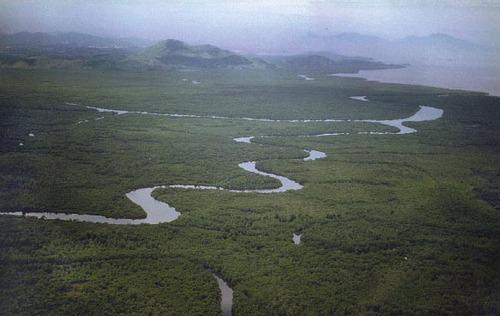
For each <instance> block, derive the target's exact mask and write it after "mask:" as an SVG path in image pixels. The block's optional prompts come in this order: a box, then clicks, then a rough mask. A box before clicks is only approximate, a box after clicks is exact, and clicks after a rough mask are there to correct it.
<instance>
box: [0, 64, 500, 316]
mask: <svg viewBox="0 0 500 316" xmlns="http://www.w3.org/2000/svg"><path fill="white" fill-rule="evenodd" d="M316 78H317V80H316V81H304V80H302V79H300V78H297V77H296V74H295V73H287V72H282V71H277V70H250V69H248V70H217V71H211V72H208V71H196V72H168V73H165V72H147V73H145V72H111V71H88V72H81V71H80V72H69V71H41V70H2V73H1V76H0V112H1V113H0V124H1V128H0V130H1V134H0V137H1V138H0V143H1V146H0V150H1V156H0V170H1V172H0V188H1V189H0V209H1V210H51V211H69V212H75V213H93V214H102V215H107V216H114V217H134V218H140V217H143V216H144V213H143V211H142V210H140V209H139V208H138V207H137V206H135V205H134V204H132V203H131V202H130V201H128V200H127V199H126V198H125V196H124V194H125V193H126V192H128V191H130V190H132V189H134V188H140V187H149V186H153V185H158V184H177V183H186V184H187V183H191V184H206V185H217V186H223V187H227V188H264V187H272V186H275V185H276V182H274V180H273V179H270V178H266V177H260V176H257V175H254V174H250V173H248V172H244V171H243V170H241V169H239V168H238V167H237V164H238V163H239V162H242V161H246V160H258V161H260V162H259V166H260V168H262V169H264V170H268V171H271V172H273V173H277V174H283V175H286V176H287V177H289V178H291V179H294V180H296V181H299V182H300V183H302V184H303V185H304V189H303V190H300V191H296V192H287V193H283V194H270V195H262V194H235V193H229V192H218V191H214V192H211V191H193V190H182V189H162V190H156V191H155V192H154V196H155V197H156V198H157V199H160V200H164V201H166V202H168V203H169V204H171V205H173V206H175V207H176V208H177V209H178V210H179V211H180V212H181V213H182V215H181V216H180V217H179V219H177V220H176V221H174V222H172V223H168V224H160V225H141V226H133V227H132V226H115V225H106V224H89V223H73V222H62V221H44V220H37V219H29V218H17V217H10V216H0V314H6V315H11V314H23V315H24V314H26V315H28V314H44V315H45V314H54V315H56V314H57V315H60V314H109V315H111V314H175V315H184V314H193V315H217V314H218V313H220V309H219V305H218V300H219V299H220V298H219V292H218V288H217V284H216V281H215V279H214V278H213V277H212V276H211V274H210V272H209V269H211V270H214V271H216V272H218V273H220V274H221V275H222V276H223V277H224V278H225V279H226V280H228V282H229V283H230V284H231V286H232V287H233V289H234V291H235V292H234V312H235V314H237V315H271V314H278V315H302V314H311V315H324V314H496V313H498V312H499V310H500V309H499V303H500V275H499V270H498V266H499V265H500V252H499V250H500V249H499V248H500V246H499V242H500V227H499V219H500V214H499V213H498V210H499V204H498V201H499V194H500V189H499V187H498V174H499V172H500V170H499V166H500V155H499V148H500V147H499V140H500V125H499V124H500V99H499V98H494V97H488V96H485V95H482V94H478V93H466V92H460V91H448V90H443V89H435V88H426V87H417V86H403V85H390V84H380V83H374V82H367V81H363V80H358V79H346V78H334V77H326V76H322V75H320V74H317V76H316ZM182 79H188V80H187V81H183V80H182ZM192 80H196V81H199V82H200V84H198V85H194V84H192V83H191V81H192ZM443 94H445V95H447V96H445V97H443V96H440V95H443ZM353 95H367V96H368V98H369V99H370V100H371V101H370V102H360V101H356V100H351V99H349V96H353ZM67 102H69V103H76V104H78V105H72V104H67ZM421 104H425V105H430V106H435V107H439V108H442V109H444V116H443V117H442V118H441V119H439V120H437V121H432V122H422V123H411V124H409V125H411V126H412V127H415V128H417V129H418V133H416V134H410V135H349V136H337V137H323V138H304V137H296V136H297V135H304V134H314V133H325V132H356V131H393V129H391V128H390V127H386V126H381V125H376V124H370V123H354V122H342V123H340V122H339V123H316V124H302V123H285V122H283V123H272V124H271V123H266V122H248V121H240V120H210V119H192V118H167V117H154V116H145V115H137V114H131V115H113V114H110V113H97V112H96V111H93V110H90V109H87V108H85V105H89V106H102V107H107V108H115V109H128V110H142V111H152V112H163V113H186V114H203V115H223V116H231V117H238V116H247V117H260V118H287V119H296V118H342V119H369V118H372V119H389V118H403V117H408V116H410V115H412V114H413V113H414V112H416V110H417V109H418V105H421ZM101 117H104V118H103V119H99V120H96V119H97V118H101ZM85 120H87V121H85ZM78 122H80V123H78ZM29 133H33V134H34V135H35V136H34V137H30V136H28V134H29ZM248 135H256V136H259V135H274V136H276V137H269V138H257V139H256V140H255V143H252V144H241V143H235V142H233V141H232V138H233V137H238V136H248ZM20 142H22V143H23V144H24V146H19V143H20ZM303 148H310V149H316V150H321V151H324V152H326V153H327V154H328V157H327V158H326V159H323V160H318V161H314V162H304V161H302V160H301V158H303V157H305V156H306V153H304V152H303V150H302V149H303ZM293 232H301V233H302V234H303V236H302V242H303V243H302V244H301V245H299V246H296V245H294V244H293V243H292V239H291V237H292V233H293Z"/></svg>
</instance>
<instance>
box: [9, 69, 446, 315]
mask: <svg viewBox="0 0 500 316" xmlns="http://www.w3.org/2000/svg"><path fill="white" fill-rule="evenodd" d="M304 77H305V76H304ZM304 79H306V80H310V79H308V78H304ZM352 99H355V100H359V101H365V102H366V101H368V99H366V96H362V97H352ZM68 104H70V105H75V104H73V103H68ZM87 108H88V109H92V110H95V111H97V112H99V113H114V114H117V115H124V114H139V115H156V116H167V117H174V118H203V119H222V120H226V119H231V120H245V121H259V122H292V123H315V122H345V121H349V122H370V123H378V124H383V125H387V126H392V127H395V128H397V129H399V131H398V132H358V133H357V134H409V133H415V132H416V131H417V130H416V129H414V128H410V127H407V126H405V125H404V123H406V122H423V121H431V120H436V119H438V118H440V117H441V116H442V115H443V110H441V109H437V108H434V107H429V106H420V108H419V110H418V111H417V112H416V113H415V114H414V115H412V116H410V117H408V118H404V119H396V120H338V119H301V120H277V119H266V118H250V117H225V116H203V115H193V114H177V113H154V112H144V111H127V110H115V109H106V108H100V107H92V106H87ZM338 135H349V133H324V134H316V135H304V136H301V137H324V136H338ZM260 137H265V136H260ZM253 139H255V136H243V137H237V138H233V140H234V141H235V142H238V143H251V142H252V140H253ZM304 151H305V152H306V153H307V154H308V156H307V157H305V158H303V160H304V161H313V160H317V159H322V158H325V157H326V153H324V152H321V151H318V150H313V149H304ZM238 167H240V168H241V169H243V170H245V171H248V172H251V173H255V174H258V175H261V176H266V177H271V178H274V179H276V180H278V181H279V182H280V184H281V185H280V186H279V187H278V188H273V189H256V190H232V189H226V188H222V187H216V186H204V185H194V184H170V185H162V186H154V187H149V188H140V189H136V190H133V191H130V192H129V193H127V194H126V196H127V198H128V199H129V200H130V201H131V202H133V203H134V204H136V205H138V206H140V207H141V208H142V209H143V210H144V212H145V213H146V217H145V218H142V219H127V218H109V217H105V216H101V215H89V214H68V213H62V212H58V213H55V212H0V215H14V216H29V217H36V218H43V219H59V220H69V221H79V222H90V223H106V224H115V225H139V224H159V223H165V222H167V223H168V222H172V221H174V220H175V219H177V218H178V217H179V216H180V215H181V214H180V213H179V212H178V211H177V210H176V209H175V208H174V207H172V206H170V205H169V204H167V203H165V202H162V201H158V200H156V199H154V198H153V197H152V196H151V193H152V192H153V191H154V190H156V189H158V188H177V189H178V188H181V189H193V190H224V191H228V192H234V193H263V194H269V193H283V192H287V191H295V190H300V189H302V188H303V186H302V185H301V184H300V183H298V182H296V181H294V180H291V179H289V178H287V177H285V176H282V175H277V174H273V173H268V172H264V171H262V170H259V169H258V168H257V166H256V162H255V161H245V162H242V163H240V164H239V165H238ZM301 236H302V234H300V235H297V234H295V233H293V238H292V240H293V242H294V243H295V244H296V245H299V244H300V238H301ZM214 277H215V278H216V280H217V283H218V285H219V288H220V290H221V293H222V302H221V308H222V310H223V314H224V315H231V310H232V296H233V290H232V289H231V288H230V287H229V286H228V285H227V283H226V282H225V281H224V280H222V279H221V278H220V277H219V276H216V275H214Z"/></svg>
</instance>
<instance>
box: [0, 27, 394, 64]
mask: <svg viewBox="0 0 500 316" xmlns="http://www.w3.org/2000/svg"><path fill="white" fill-rule="evenodd" d="M146 44H148V43H147V41H141V40H138V39H123V38H121V39H115V38H105V37H99V36H94V35H88V34H80V33H27V32H22V33H16V34H4V35H0V66H1V67H9V68H108V69H121V70H131V69H133V70H162V69H179V68H196V69H204V68H205V69H213V68H239V69H241V68H253V69H263V68H281V69H285V70H290V71H295V72H298V71H300V72H316V73H319V72H322V73H339V72H349V73H352V72H358V71H359V70H366V69H385V68H394V67H399V66H400V65H388V64H384V63H380V62H376V61H374V60H372V59H370V58H364V57H349V56H344V55H339V54H335V53H332V52H331V51H330V52H328V51H325V52H312V53H307V54H301V55H293V56H278V55H275V56H273V57H270V56H243V55H240V54H237V53H235V52H232V51H229V50H226V49H222V48H219V47H217V46H214V45H207V44H205V45H190V44H187V43H185V42H183V41H180V40H176V39H167V40H162V41H159V42H157V43H155V44H153V45H146ZM144 45H146V46H144ZM143 46H144V47H143Z"/></svg>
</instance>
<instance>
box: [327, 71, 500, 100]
mask: <svg viewBox="0 0 500 316" xmlns="http://www.w3.org/2000/svg"><path fill="white" fill-rule="evenodd" d="M331 76H337V77H352V78H363V79H366V80H370V81H378V82H382V83H399V84H410V85H422V86H431V87H438V88H445V89H454V90H464V91H470V92H482V93H487V94H489V95H491V96H500V67H473V66H428V65H408V66H407V67H404V68H392V69H377V70H361V71H359V72H357V73H337V74H332V75H331Z"/></svg>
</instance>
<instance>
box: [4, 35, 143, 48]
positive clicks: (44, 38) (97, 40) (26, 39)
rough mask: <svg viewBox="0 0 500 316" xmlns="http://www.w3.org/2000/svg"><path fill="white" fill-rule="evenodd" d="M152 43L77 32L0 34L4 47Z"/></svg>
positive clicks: (140, 44) (102, 45)
mask: <svg viewBox="0 0 500 316" xmlns="http://www.w3.org/2000/svg"><path fill="white" fill-rule="evenodd" d="M151 44H152V41H149V40H145V39H140V38H111V37H101V36H95V35H90V34H83V33H76V32H67V33H42V32H37V33H30V32H19V33H14V34H0V47H3V48H5V47H8V46H15V47H25V48H44V47H45V48H46V47H51V46H70V47H95V48H134V47H145V46H148V45H151Z"/></svg>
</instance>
